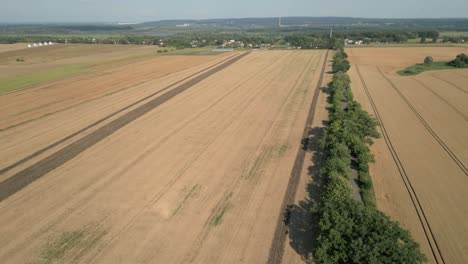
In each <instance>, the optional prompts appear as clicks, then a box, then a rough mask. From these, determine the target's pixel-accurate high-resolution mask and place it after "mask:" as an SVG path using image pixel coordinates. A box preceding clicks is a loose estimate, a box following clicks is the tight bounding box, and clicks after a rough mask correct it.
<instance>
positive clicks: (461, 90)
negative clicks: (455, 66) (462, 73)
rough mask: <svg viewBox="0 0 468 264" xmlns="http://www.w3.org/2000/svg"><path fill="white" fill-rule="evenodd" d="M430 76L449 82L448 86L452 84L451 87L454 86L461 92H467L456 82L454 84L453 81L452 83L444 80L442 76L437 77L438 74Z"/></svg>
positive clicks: (467, 92)
mask: <svg viewBox="0 0 468 264" xmlns="http://www.w3.org/2000/svg"><path fill="white" fill-rule="evenodd" d="M431 76H432V77H434V78H436V79H438V80H440V81H443V82H444V83H447V84H449V86H452V87H453V88H456V89H457V90H459V91H460V92H462V93H465V94H468V91H467V90H465V89H463V88H462V87H460V86H458V85H457V84H455V83H453V82H451V81H448V80H445V79H444V78H441V77H439V76H437V75H435V74H431Z"/></svg>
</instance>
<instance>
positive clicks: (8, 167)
mask: <svg viewBox="0 0 468 264" xmlns="http://www.w3.org/2000/svg"><path fill="white" fill-rule="evenodd" d="M235 56H237V55H235ZM235 56H231V57H229V58H227V59H225V60H222V61H221V62H219V63H216V64H214V65H211V66H209V67H207V68H204V69H202V70H200V71H198V72H196V73H194V74H191V75H189V76H187V77H185V78H183V79H180V80H179V81H176V82H174V83H172V84H170V85H168V86H166V87H164V88H163V89H161V90H159V91H157V92H154V93H152V94H150V95H148V96H145V97H143V98H142V99H139V100H137V101H136V102H134V103H132V104H130V105H127V106H125V107H124V108H122V109H120V110H117V111H115V112H113V113H111V114H109V115H107V116H105V117H103V118H101V119H99V120H97V121H95V122H94V123H92V124H90V125H88V126H86V127H84V128H82V129H80V130H78V131H76V132H74V133H72V134H70V135H68V136H66V137H64V138H62V139H60V140H58V141H56V142H54V143H52V144H50V145H48V146H47V147H44V148H42V149H40V150H38V151H36V152H34V153H32V154H30V155H28V156H26V157H24V158H22V159H21V160H19V161H16V162H15V163H13V164H11V165H8V166H6V167H4V168H2V169H0V175H1V174H4V173H5V172H7V171H9V170H11V169H13V168H15V167H17V166H19V165H21V164H23V163H25V162H27V161H29V160H31V159H33V158H35V157H37V156H39V155H41V154H42V153H44V152H46V151H48V150H50V149H52V148H54V147H56V146H58V145H60V144H62V143H63V142H65V141H67V140H70V139H72V138H73V137H76V136H78V135H79V134H81V133H83V132H85V131H87V130H89V129H91V128H93V127H95V126H97V125H99V124H101V123H102V122H104V121H106V120H108V119H110V118H112V117H114V116H116V115H118V114H120V113H122V112H124V111H125V110H128V109H130V108H132V107H134V106H136V105H137V104H140V103H142V102H143V101H145V100H148V99H150V98H151V97H153V96H155V95H158V94H160V93H163V92H165V91H167V90H168V89H170V88H172V87H173V86H174V85H177V84H179V83H181V82H184V81H186V80H188V79H190V78H192V77H194V76H196V75H198V74H200V73H202V72H204V71H207V70H209V69H211V68H214V67H216V66H218V65H220V64H222V63H224V62H226V61H227V60H229V59H231V58H234V57H235Z"/></svg>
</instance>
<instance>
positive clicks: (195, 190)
mask: <svg viewBox="0 0 468 264" xmlns="http://www.w3.org/2000/svg"><path fill="white" fill-rule="evenodd" d="M200 188H201V186H200V185H198V184H197V185H195V186H193V187H192V189H190V191H189V192H188V193H186V194H185V196H184V198H183V199H182V201H180V202H179V203H178V204H177V207H176V208H175V209H174V211H173V212H172V214H171V216H170V217H169V218H172V217H174V216H175V215H176V214H177V213H178V212H179V211H180V210H181V209H182V206H183V205H184V204H185V202H187V200H188V199H190V198H191V197H194V196H196V195H197V194H198V192H199V191H200Z"/></svg>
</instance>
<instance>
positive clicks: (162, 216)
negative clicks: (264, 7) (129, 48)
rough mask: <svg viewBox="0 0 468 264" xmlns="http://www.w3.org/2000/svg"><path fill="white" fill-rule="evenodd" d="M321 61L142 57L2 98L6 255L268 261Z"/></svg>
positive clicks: (19, 258) (0, 167)
mask: <svg viewBox="0 0 468 264" xmlns="http://www.w3.org/2000/svg"><path fill="white" fill-rule="evenodd" d="M1 54H3V53H0V56H2V55H1ZM325 56H326V51H268V52H262V51H258V52H252V53H228V54H222V55H216V56H156V57H148V58H147V57H145V58H141V59H138V60H134V61H133V60H132V61H124V62H122V63H117V64H116V65H113V66H112V67H109V66H108V65H107V64H105V63H103V64H96V65H94V66H93V67H94V68H93V71H92V72H89V73H86V74H83V75H79V76H75V77H70V78H66V79H63V80H56V81H51V82H47V83H44V84H41V85H37V86H34V87H32V88H29V89H25V90H21V91H16V92H12V93H8V94H3V95H0V108H1V109H0V113H1V114H0V129H1V131H0V234H2V235H1V236H0V259H1V260H2V262H4V263H90V262H93V263H188V262H194V263H265V262H266V261H267V259H268V257H269V251H270V245H271V244H272V240H273V237H274V233H275V229H276V227H277V222H278V219H279V217H280V216H279V215H280V211H281V206H282V202H283V198H284V197H285V193H286V190H287V187H288V181H289V176H290V175H291V170H292V168H293V165H294V162H295V158H296V154H297V153H298V150H299V148H300V139H301V136H302V134H303V130H304V124H305V123H306V119H307V117H308V111H309V108H310V106H311V103H312V101H313V97H314V94H315V91H316V87H317V82H318V81H319V77H320V75H321V70H322V65H323V62H324V59H325ZM73 59H75V58H74V57H70V58H67V59H66V60H73ZM38 60H39V61H40V58H38ZM54 61H56V60H54ZM321 98H322V97H321ZM320 100H321V99H320ZM321 104H323V103H321Z"/></svg>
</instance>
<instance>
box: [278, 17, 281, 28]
mask: <svg viewBox="0 0 468 264" xmlns="http://www.w3.org/2000/svg"><path fill="white" fill-rule="evenodd" d="M278 27H281V17H279V19H278Z"/></svg>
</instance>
